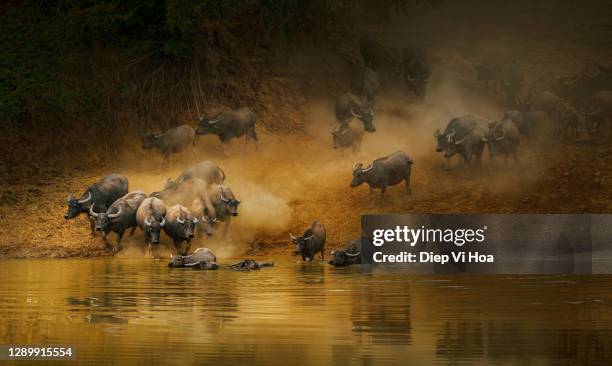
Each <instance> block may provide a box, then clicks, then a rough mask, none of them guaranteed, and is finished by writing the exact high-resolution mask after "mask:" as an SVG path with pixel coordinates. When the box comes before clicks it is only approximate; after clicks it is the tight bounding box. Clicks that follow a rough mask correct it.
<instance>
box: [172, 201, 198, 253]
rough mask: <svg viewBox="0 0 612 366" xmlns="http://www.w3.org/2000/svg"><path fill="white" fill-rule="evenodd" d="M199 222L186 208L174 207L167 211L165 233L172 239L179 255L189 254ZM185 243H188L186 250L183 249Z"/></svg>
mask: <svg viewBox="0 0 612 366" xmlns="http://www.w3.org/2000/svg"><path fill="white" fill-rule="evenodd" d="M198 222H199V220H198V219H197V218H195V217H193V215H192V214H191V212H189V210H188V209H186V208H185V207H184V206H181V205H174V206H172V207H170V208H168V209H167V210H166V223H165V224H164V232H165V233H166V235H168V236H169V237H170V238H172V241H173V242H174V247H175V248H176V252H177V254H182V255H186V254H187V253H188V252H189V248H190V247H191V240H192V239H193V236H194V231H195V225H196V224H197V223H198ZM183 242H186V243H187V245H186V246H185V248H181V246H182V243H183Z"/></svg>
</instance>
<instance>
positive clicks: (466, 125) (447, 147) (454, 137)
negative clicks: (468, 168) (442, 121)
mask: <svg viewBox="0 0 612 366" xmlns="http://www.w3.org/2000/svg"><path fill="white" fill-rule="evenodd" d="M487 125H488V124H487V123H486V121H485V120H483V119H481V118H478V117H474V116H471V115H467V116H463V117H459V118H453V119H452V120H451V121H450V122H449V123H448V125H447V126H446V129H445V130H444V132H443V133H440V130H437V131H436V132H435V133H434V137H435V138H436V140H437V142H438V146H437V148H436V151H438V152H442V151H444V157H445V158H446V161H447V167H450V158H451V157H453V156H454V155H455V154H457V153H458V154H459V155H460V156H461V157H462V158H463V161H464V162H465V163H466V164H469V163H470V162H471V160H472V156H475V157H476V159H475V164H476V165H480V160H481V157H482V151H483V149H484V145H485V143H484V141H483V138H484V137H486V134H487V130H488V128H487Z"/></svg>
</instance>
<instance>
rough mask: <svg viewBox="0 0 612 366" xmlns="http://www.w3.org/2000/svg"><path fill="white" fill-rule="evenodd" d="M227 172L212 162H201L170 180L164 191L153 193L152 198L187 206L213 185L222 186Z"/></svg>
mask: <svg viewBox="0 0 612 366" xmlns="http://www.w3.org/2000/svg"><path fill="white" fill-rule="evenodd" d="M224 180H225V172H224V171H223V169H221V167H219V165H217V164H216V163H214V162H212V161H208V160H205V161H201V162H199V163H197V164H195V165H192V166H190V167H189V168H187V169H186V170H185V171H183V173H181V175H179V176H178V177H177V178H176V179H175V180H172V179H170V178H168V180H167V181H166V184H165V186H164V189H163V190H161V191H159V192H153V193H151V196H153V197H157V198H159V199H162V200H164V202H174V203H181V204H187V203H191V202H193V200H194V199H196V198H197V197H198V196H199V194H200V193H201V192H202V191H204V190H206V189H207V188H208V187H209V186H210V185H212V184H222V183H223V181H224Z"/></svg>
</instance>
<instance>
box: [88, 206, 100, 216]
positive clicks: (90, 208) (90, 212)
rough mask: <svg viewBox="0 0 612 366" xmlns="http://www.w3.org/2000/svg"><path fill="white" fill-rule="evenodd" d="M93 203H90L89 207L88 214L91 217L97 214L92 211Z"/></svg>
mask: <svg viewBox="0 0 612 366" xmlns="http://www.w3.org/2000/svg"><path fill="white" fill-rule="evenodd" d="M94 205H95V203H92V204H91V206H90V207H89V214H90V215H91V216H93V217H98V214H97V213H95V212H94V210H93V208H94Z"/></svg>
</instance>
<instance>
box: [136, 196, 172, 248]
mask: <svg viewBox="0 0 612 366" xmlns="http://www.w3.org/2000/svg"><path fill="white" fill-rule="evenodd" d="M164 216H166V205H164V202H163V201H162V200H160V199H159V198H156V197H148V198H145V199H144V200H143V201H142V203H141V204H140V207H138V210H137V211H136V223H137V224H138V226H139V227H140V229H141V230H142V236H143V239H144V244H145V248H147V250H148V252H149V253H150V254H151V256H154V248H156V247H157V246H158V245H159V236H160V234H161V231H162V228H163V227H164V225H165V224H166V219H165V218H164Z"/></svg>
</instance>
